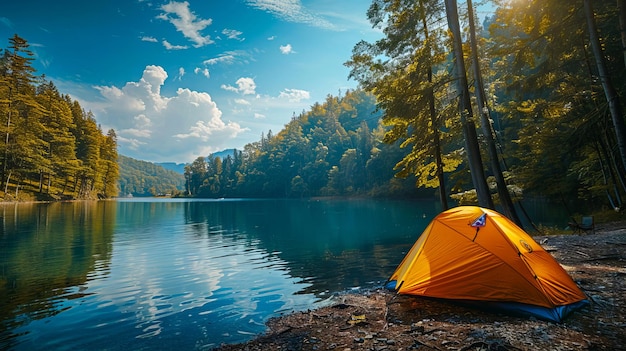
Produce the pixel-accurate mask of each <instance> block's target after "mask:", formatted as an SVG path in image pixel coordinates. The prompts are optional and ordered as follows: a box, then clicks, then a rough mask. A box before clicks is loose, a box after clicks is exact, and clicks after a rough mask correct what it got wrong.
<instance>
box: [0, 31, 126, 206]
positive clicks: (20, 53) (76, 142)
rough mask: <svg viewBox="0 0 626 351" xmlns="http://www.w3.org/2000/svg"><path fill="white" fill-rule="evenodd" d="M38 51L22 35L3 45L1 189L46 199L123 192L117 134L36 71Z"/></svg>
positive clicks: (0, 60) (7, 197)
mask: <svg viewBox="0 0 626 351" xmlns="http://www.w3.org/2000/svg"><path fill="white" fill-rule="evenodd" d="M33 61H34V55H33V53H32V51H30V50H29V44H28V43H27V42H26V40H25V39H23V38H20V37H19V36H18V35H17V34H16V35H14V36H13V37H12V38H10V39H9V47H8V48H7V49H5V50H2V49H0V194H3V195H4V199H5V200H11V199H19V198H20V196H21V195H20V190H21V189H22V190H24V191H25V192H28V193H36V194H37V198H39V199H45V200H53V199H62V198H81V199H92V198H108V197H112V196H116V195H117V193H118V186H117V180H118V176H119V168H118V164H117V157H118V155H117V137H116V135H115V131H114V130H112V129H111V130H109V131H108V132H107V133H106V134H103V132H102V130H101V129H100V127H99V126H98V124H97V123H96V120H95V118H94V116H93V114H92V113H91V112H86V111H85V110H84V109H83V108H82V107H81V106H80V104H79V103H78V101H74V100H72V99H71V98H70V97H69V96H68V95H65V94H61V93H60V92H59V91H58V89H57V88H56V87H55V85H54V84H53V83H52V82H51V81H47V80H46V79H45V77H43V76H36V75H35V69H34V68H33V66H32V63H33Z"/></svg>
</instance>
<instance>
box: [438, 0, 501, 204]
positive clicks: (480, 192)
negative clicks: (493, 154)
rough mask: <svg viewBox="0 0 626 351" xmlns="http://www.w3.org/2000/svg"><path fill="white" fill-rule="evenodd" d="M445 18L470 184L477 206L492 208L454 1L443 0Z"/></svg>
mask: <svg viewBox="0 0 626 351" xmlns="http://www.w3.org/2000/svg"><path fill="white" fill-rule="evenodd" d="M445 6H446V16H447V18H448V28H449V29H450V32H451V34H452V45H453V51H454V58H455V67H456V69H455V70H456V79H455V81H456V85H457V89H458V91H459V93H460V94H461V97H460V100H459V112H460V114H461V124H462V126H463V135H464V136H465V148H466V152H467V159H468V163H469V168H470V173H471V176H472V182H473V183H474V187H475V188H476V195H477V196H478V205H479V206H482V207H487V208H493V200H492V199H491V194H490V193H489V187H488V186H487V180H486V179H485V173H484V170H483V162H482V158H481V156H480V146H479V145H478V137H477V136H476V125H475V124H474V118H473V114H472V105H471V102H470V95H469V88H468V85H467V75H466V73H465V60H464V59H463V45H462V42H461V28H460V25H459V14H458V10H457V4H456V0H445Z"/></svg>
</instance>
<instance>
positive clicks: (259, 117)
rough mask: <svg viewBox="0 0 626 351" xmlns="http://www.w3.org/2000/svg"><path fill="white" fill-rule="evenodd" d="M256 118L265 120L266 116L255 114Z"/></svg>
mask: <svg viewBox="0 0 626 351" xmlns="http://www.w3.org/2000/svg"><path fill="white" fill-rule="evenodd" d="M254 118H255V119H263V118H265V115H263V114H260V113H255V114H254Z"/></svg>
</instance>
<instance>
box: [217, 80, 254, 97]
mask: <svg viewBox="0 0 626 351" xmlns="http://www.w3.org/2000/svg"><path fill="white" fill-rule="evenodd" d="M235 84H237V86H236V87H234V86H232V85H222V87H221V88H222V89H224V90H226V91H232V92H235V93H239V94H242V95H254V94H256V83H255V82H254V79H252V78H249V77H242V78H239V79H237V81H236V82H235Z"/></svg>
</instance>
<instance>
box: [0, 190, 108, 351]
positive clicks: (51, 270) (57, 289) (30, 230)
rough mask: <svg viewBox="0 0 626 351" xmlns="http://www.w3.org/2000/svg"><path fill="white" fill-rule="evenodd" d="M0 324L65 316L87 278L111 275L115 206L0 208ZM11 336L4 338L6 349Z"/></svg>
mask: <svg viewBox="0 0 626 351" xmlns="http://www.w3.org/2000/svg"><path fill="white" fill-rule="evenodd" d="M0 213H1V219H0V220H1V221H2V223H1V226H0V227H1V228H2V229H1V230H0V234H1V235H0V278H1V281H0V301H2V302H3V303H2V304H0V316H2V319H1V320H0V323H1V324H0V326H2V328H0V329H4V330H6V331H7V333H8V331H10V330H12V329H14V328H16V327H19V326H20V325H22V324H23V323H28V322H29V321H30V320H32V319H41V318H45V317H49V316H52V315H55V314H57V313H59V312H61V309H60V307H59V306H60V305H61V304H60V301H62V300H68V299H76V298H81V297H83V296H84V293H83V292H82V290H81V289H80V288H78V289H76V288H74V289H71V288H73V287H79V286H81V285H83V284H84V283H85V282H86V281H87V280H88V275H89V274H90V273H91V272H93V271H94V268H95V267H96V265H97V268H98V270H100V271H103V272H108V268H107V267H108V265H109V264H110V261H111V252H112V239H113V228H114V226H115V215H116V203H115V202H111V201H80V202H68V203H29V204H17V203H15V204H3V205H2V206H1V207H0ZM11 337H12V336H11V335H0V345H3V346H7V347H8V346H9V345H4V342H5V341H8V339H10V338H11Z"/></svg>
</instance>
